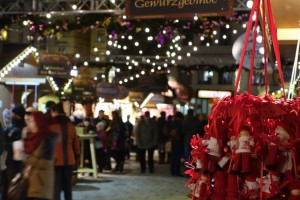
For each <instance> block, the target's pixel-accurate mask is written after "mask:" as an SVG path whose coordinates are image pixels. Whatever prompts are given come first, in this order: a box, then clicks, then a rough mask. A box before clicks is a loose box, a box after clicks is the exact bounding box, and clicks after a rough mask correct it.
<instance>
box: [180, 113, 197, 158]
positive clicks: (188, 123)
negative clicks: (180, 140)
mask: <svg viewBox="0 0 300 200" xmlns="http://www.w3.org/2000/svg"><path fill="white" fill-rule="evenodd" d="M198 123H199V121H198V120H197V118H196V117H195V116H194V110H192V109H189V110H188V113H187V116H186V118H185V119H184V120H183V122H182V131H183V135H184V160H185V162H188V159H189V157H190V152H191V146H190V141H191V138H192V136H193V135H195V134H197V131H198V127H199V125H198Z"/></svg>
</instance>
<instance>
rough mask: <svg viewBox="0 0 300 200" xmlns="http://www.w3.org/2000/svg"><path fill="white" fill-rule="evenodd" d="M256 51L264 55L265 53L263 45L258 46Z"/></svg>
mask: <svg viewBox="0 0 300 200" xmlns="http://www.w3.org/2000/svg"><path fill="white" fill-rule="evenodd" d="M258 51H259V53H260V54H262V55H264V53H265V49H264V47H260V48H259V50H258Z"/></svg>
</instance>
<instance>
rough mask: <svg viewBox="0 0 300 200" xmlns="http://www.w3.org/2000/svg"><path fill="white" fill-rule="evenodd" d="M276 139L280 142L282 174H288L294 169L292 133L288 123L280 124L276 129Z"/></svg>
mask: <svg viewBox="0 0 300 200" xmlns="http://www.w3.org/2000/svg"><path fill="white" fill-rule="evenodd" d="M275 134H276V138H277V140H278V141H279V143H280V145H279V157H280V158H281V159H280V160H281V162H280V163H279V166H280V168H281V173H288V172H290V171H292V169H293V158H292V152H291V148H292V146H291V143H290V140H291V139H292V138H291V136H293V135H292V131H291V129H290V128H289V127H288V125H287V123H284V122H279V124H278V125H277V127H276V129H275Z"/></svg>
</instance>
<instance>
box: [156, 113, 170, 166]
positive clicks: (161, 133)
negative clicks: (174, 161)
mask: <svg viewBox="0 0 300 200" xmlns="http://www.w3.org/2000/svg"><path fill="white" fill-rule="evenodd" d="M157 130H158V158H159V162H158V163H159V164H164V163H165V159H166V142H167V141H168V139H169V135H168V126H167V120H166V112H164V111H162V112H161V113H160V117H159V118H158V119H157Z"/></svg>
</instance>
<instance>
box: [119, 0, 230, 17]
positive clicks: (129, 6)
mask: <svg viewBox="0 0 300 200" xmlns="http://www.w3.org/2000/svg"><path fill="white" fill-rule="evenodd" d="M125 12H126V16H127V18H129V19H147V18H149V19H150V18H183V17H194V16H195V15H199V16H230V15H232V13H233V0H126V7H125Z"/></svg>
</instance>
